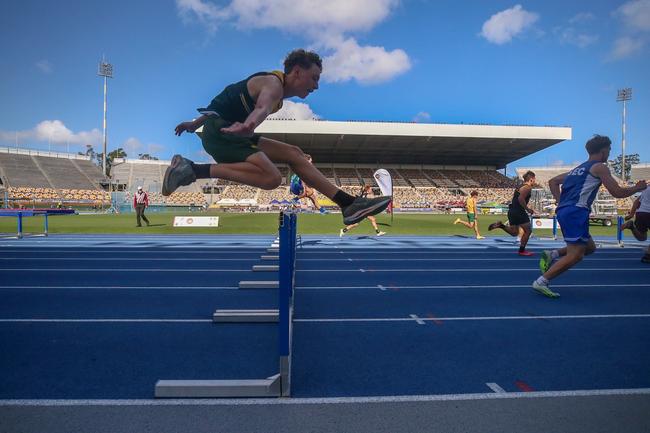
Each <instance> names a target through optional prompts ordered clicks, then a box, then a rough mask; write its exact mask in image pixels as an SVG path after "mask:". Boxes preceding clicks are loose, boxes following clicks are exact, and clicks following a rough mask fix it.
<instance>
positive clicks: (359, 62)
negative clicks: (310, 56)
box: [323, 38, 411, 84]
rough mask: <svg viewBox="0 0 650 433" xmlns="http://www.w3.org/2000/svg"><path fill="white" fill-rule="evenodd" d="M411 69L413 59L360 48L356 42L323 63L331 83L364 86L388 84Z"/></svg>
mask: <svg viewBox="0 0 650 433" xmlns="http://www.w3.org/2000/svg"><path fill="white" fill-rule="evenodd" d="M409 69H411V60H410V59H409V56H408V55H407V54H406V53H405V52H404V51H403V50H400V49H396V50H393V51H386V49H385V48H384V47H371V46H365V47H362V46H360V45H359V44H358V43H357V41H356V40H355V39H353V38H350V39H347V40H345V41H344V42H343V43H341V44H340V45H339V46H337V47H336V49H335V52H334V54H332V55H331V56H328V57H325V58H324V59H323V79H324V80H325V81H329V82H338V81H349V80H352V79H355V80H357V81H358V82H360V83H362V84H376V83H381V82H384V81H388V80H390V79H391V78H393V77H395V76H397V75H401V74H403V73H404V72H406V71H408V70H409Z"/></svg>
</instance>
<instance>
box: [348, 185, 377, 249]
mask: <svg viewBox="0 0 650 433" xmlns="http://www.w3.org/2000/svg"><path fill="white" fill-rule="evenodd" d="M374 196H375V194H374V193H373V192H372V187H371V186H370V185H363V186H362V187H361V192H360V193H359V195H358V197H364V198H365V197H374ZM366 218H368V219H369V220H370V223H371V224H372V226H373V227H374V228H375V234H376V235H377V236H383V235H385V234H386V232H382V231H381V230H379V226H378V225H377V219H376V218H375V217H374V216H371V215H369V216H367V217H366ZM358 225H359V223H354V224H350V225H347V226H345V227H343V228H342V229H341V231H339V237H343V235H344V234H346V233H347V232H349V231H350V230H352V229H353V228H355V227H356V226H358Z"/></svg>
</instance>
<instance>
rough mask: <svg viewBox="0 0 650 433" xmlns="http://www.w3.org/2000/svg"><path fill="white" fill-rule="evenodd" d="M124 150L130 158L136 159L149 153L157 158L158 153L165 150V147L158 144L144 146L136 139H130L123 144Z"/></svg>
mask: <svg viewBox="0 0 650 433" xmlns="http://www.w3.org/2000/svg"><path fill="white" fill-rule="evenodd" d="M120 147H122V149H124V151H125V152H126V154H127V155H128V156H129V157H130V158H135V157H137V155H139V154H141V153H148V154H149V155H153V156H156V154H157V153H159V152H161V151H163V150H165V146H163V145H161V144H156V143H149V144H144V143H142V142H141V141H140V140H138V139H137V138H135V137H129V138H127V139H126V140H124V143H122V146H120Z"/></svg>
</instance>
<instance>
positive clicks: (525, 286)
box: [0, 283, 650, 291]
mask: <svg viewBox="0 0 650 433" xmlns="http://www.w3.org/2000/svg"><path fill="white" fill-rule="evenodd" d="M553 287H554V288H576V287H577V288H585V289H589V288H594V287H605V288H614V287H623V288H625V287H628V288H632V287H650V284H644V283H640V284H632V283H630V284H553ZM377 288H379V289H380V290H383V291H385V290H387V288H386V286H384V285H383V284H377V285H375V286H339V287H333V286H302V287H300V286H299V287H295V290H355V289H377ZM391 288H394V289H530V285H529V284H528V283H524V284H501V285H490V286H485V285H441V286H395V285H392V286H391ZM2 289H120V290H121V289H125V290H132V289H135V290H238V289H239V287H238V286H213V287H211V286H49V285H24V286H23V285H0V290H2Z"/></svg>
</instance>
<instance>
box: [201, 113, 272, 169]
mask: <svg viewBox="0 0 650 433" xmlns="http://www.w3.org/2000/svg"><path fill="white" fill-rule="evenodd" d="M230 125H232V122H228V121H227V120H225V119H222V118H221V117H214V116H211V117H209V118H208V120H206V121H205V123H204V124H203V132H202V133H199V134H198V135H199V137H201V141H202V142H203V148H204V149H205V151H206V152H208V154H209V155H210V156H211V157H213V158H214V160H215V161H217V162H220V163H229V162H244V161H246V158H248V157H249V156H251V155H252V154H254V153H257V152H259V151H260V150H259V149H258V148H257V142H258V141H259V139H260V136H259V135H257V134H255V135H253V136H252V137H239V136H237V135H231V134H224V133H223V132H221V128H227V127H228V126H230Z"/></svg>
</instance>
